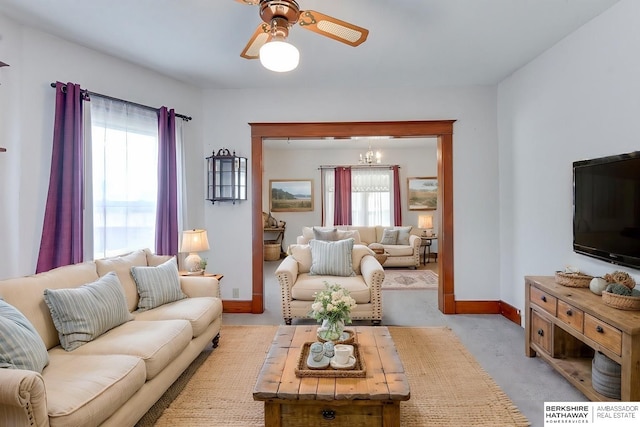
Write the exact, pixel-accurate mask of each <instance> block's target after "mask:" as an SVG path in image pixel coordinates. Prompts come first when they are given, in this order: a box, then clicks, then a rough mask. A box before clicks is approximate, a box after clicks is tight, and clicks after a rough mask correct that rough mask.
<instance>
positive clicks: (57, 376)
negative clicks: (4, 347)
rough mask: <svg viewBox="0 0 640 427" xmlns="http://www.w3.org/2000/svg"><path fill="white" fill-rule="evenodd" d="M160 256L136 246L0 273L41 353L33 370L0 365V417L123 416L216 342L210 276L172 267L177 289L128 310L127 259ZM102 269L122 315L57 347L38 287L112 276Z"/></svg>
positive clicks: (148, 260) (40, 420)
mask: <svg viewBox="0 0 640 427" xmlns="http://www.w3.org/2000/svg"><path fill="white" fill-rule="evenodd" d="M166 261H167V257H160V256H155V255H153V254H151V253H150V251H148V250H144V251H143V250H140V251H135V252H133V253H131V254H128V255H125V256H122V257H116V258H110V259H104V260H96V261H91V262H85V263H81V264H76V265H70V266H65V267H60V268H57V269H54V270H51V271H48V272H45V273H40V274H36V275H33V276H28V277H22V278H16V279H8V280H3V281H0V298H1V299H3V300H4V301H5V302H6V303H7V304H8V305H9V306H10V308H12V307H11V306H13V308H15V309H17V310H18V311H19V312H20V313H22V314H23V315H24V316H25V317H26V318H27V319H28V321H29V322H30V323H31V325H33V328H34V329H35V331H36V332H37V334H38V335H39V336H40V337H41V338H42V341H43V343H44V347H46V350H47V351H46V354H45V356H47V355H48V364H47V365H46V366H45V367H44V369H43V370H42V372H41V373H38V372H35V371H32V370H25V369H10V368H9V369H0V425H2V426H54V427H55V426H65V427H67V426H82V427H87V426H98V425H101V426H118V427H122V426H133V425H135V423H136V422H137V421H138V420H139V419H140V418H141V417H142V416H143V415H144V414H145V413H146V412H147V411H148V409H149V408H150V407H151V406H152V405H153V404H154V403H155V402H156V401H157V400H158V399H159V398H160V397H161V396H162V395H163V394H164V392H165V391H166V390H167V389H168V388H169V386H170V385H171V384H172V383H173V382H174V381H175V380H176V379H177V378H178V377H179V376H180V374H181V373H182V372H183V371H184V370H185V369H186V368H187V367H188V366H189V365H190V364H191V362H192V361H193V360H194V359H195V358H196V357H197V356H198V354H200V353H201V352H202V350H203V349H204V348H205V347H206V346H207V345H208V344H209V343H211V342H212V341H213V343H214V346H217V341H218V337H219V332H220V327H221V325H222V301H221V300H220V295H219V284H218V281H217V280H216V279H215V278H213V277H204V276H185V277H179V279H178V280H179V286H180V288H181V290H182V292H183V293H184V295H182V296H181V298H183V299H179V300H177V301H174V302H169V303H166V304H162V305H159V306H158V307H156V308H152V309H149V310H146V311H139V310H138V304H139V301H140V298H139V295H138V290H137V288H136V282H135V281H134V278H133V276H132V274H131V269H132V267H134V266H136V267H144V266H159V265H165V264H167V263H166ZM173 262H174V263H175V261H173ZM175 269H176V276H177V266H176V267H175ZM150 270H154V269H148V270H147V271H150ZM111 271H113V272H115V274H116V275H117V279H118V280H119V282H120V284H121V286H122V288H123V290H124V300H125V301H123V302H122V305H123V306H124V305H125V304H126V308H123V309H122V310H123V311H125V312H126V310H127V309H128V312H129V313H130V314H129V313H126V316H129V317H130V318H131V320H129V321H125V322H124V323H122V324H121V325H119V326H116V327H115V328H113V329H110V330H108V331H107V332H105V333H103V334H102V335H100V336H98V337H97V338H95V339H93V340H91V341H89V342H86V343H85V344H83V345H80V346H79V347H78V348H76V349H74V350H72V351H66V350H65V349H63V348H62V347H61V341H60V335H59V333H58V330H57V329H56V324H54V320H53V318H52V316H51V312H50V310H49V307H48V304H49V300H47V301H45V298H44V297H43V294H44V292H45V289H47V292H50V294H49V295H51V291H49V290H60V289H65V291H63V292H66V289H72V288H73V289H76V288H80V286H81V285H84V284H88V283H94V282H96V281H98V282H101V281H104V280H105V278H109V279H113V277H114V275H113V274H112V273H109V272H111ZM113 280H115V279H113ZM117 282H118V281H117V280H115V283H117ZM87 288H88V287H83V288H82V289H87ZM120 294H121V295H122V293H120ZM185 295H186V298H184V296H185ZM58 325H59V324H58ZM43 351H44V349H43Z"/></svg>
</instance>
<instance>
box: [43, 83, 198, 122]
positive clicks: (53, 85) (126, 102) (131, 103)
mask: <svg viewBox="0 0 640 427" xmlns="http://www.w3.org/2000/svg"><path fill="white" fill-rule="evenodd" d="M51 87H52V88H55V87H56V83H55V82H54V83H51ZM64 87H65V88H66V87H67V85H64ZM82 90H83V91H84V92H85V93H87V94H89V96H91V95H95V96H99V97H100V98H105V99H108V100H111V101H120V102H124V103H125V104H129V105H135V106H136V107H140V108H146V109H147V110H153V111H158V108H154V107H150V106H148V105H144V104H138V103H137V102H133V101H127V100H126V99H120V98H115V97H113V96H109V95H103V94H101V93H97V92H91V91H89V90H87V89H82ZM176 117H178V118H181V119H182V120H184V121H186V122H188V121H189V120H192V118H191V117H190V116H185V115H184V114H178V113H176Z"/></svg>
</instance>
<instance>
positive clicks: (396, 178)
mask: <svg viewBox="0 0 640 427" xmlns="http://www.w3.org/2000/svg"><path fill="white" fill-rule="evenodd" d="M391 169H393V221H394V223H395V225H396V226H397V227H399V226H401V225H402V199H401V198H400V167H399V166H398V165H395V166H391Z"/></svg>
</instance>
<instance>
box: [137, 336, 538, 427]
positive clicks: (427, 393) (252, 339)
mask: <svg viewBox="0 0 640 427" xmlns="http://www.w3.org/2000/svg"><path fill="white" fill-rule="evenodd" d="M276 329H277V326H224V327H223V328H222V333H221V337H220V346H219V347H218V348H217V349H215V350H214V351H208V350H207V351H206V352H205V353H203V355H201V358H202V359H206V360H201V361H200V362H201V364H200V366H199V367H198V368H196V369H197V370H196V369H194V370H195V372H186V373H185V374H184V375H183V377H181V378H180V379H178V381H176V383H175V384H174V386H172V389H173V388H174V387H178V388H181V390H182V391H181V392H179V394H178V395H177V397H175V399H173V397H171V396H170V397H168V398H167V399H161V400H160V401H159V402H158V403H157V404H156V405H155V406H154V407H153V408H152V409H151V410H150V411H149V413H148V414H147V415H146V416H145V417H144V418H143V419H142V420H141V421H140V423H138V426H141V427H142V426H145V427H146V426H153V425H155V426H170V427H176V426H189V427H191V426H207V427H209V426H243V427H249V426H263V425H264V421H263V416H264V412H263V403H262V402H255V401H254V400H253V397H252V391H253V386H254V384H255V380H256V378H257V375H258V371H259V370H260V368H261V366H262V363H263V361H264V358H265V355H266V353H267V350H268V348H269V346H270V345H271V340H272V338H273V336H274V335H275V332H276ZM389 331H390V332H391V336H392V337H393V340H394V342H395V344H396V347H397V349H398V354H399V355H400V358H401V360H402V363H403V365H404V368H405V371H406V373H407V376H408V378H409V383H410V386H411V399H410V400H409V401H406V402H402V403H401V406H400V408H401V409H400V413H401V425H402V426H409V427H412V426H416V427H417V426H420V427H424V426H452V427H453V426H455V427H460V426H487V427H488V426H491V427H495V426H528V425H529V423H528V421H527V419H526V418H525V417H524V415H522V414H521V413H520V411H518V409H517V408H516V407H515V406H514V405H513V403H512V402H511V400H510V399H509V398H508V397H507V396H506V394H505V393H504V392H503V391H502V390H501V389H500V387H498V385H497V384H496V383H495V382H494V381H493V379H492V378H491V377H490V376H489V375H488V374H487V373H486V372H485V371H484V370H483V369H482V368H481V367H480V365H479V364H478V362H477V361H476V360H475V359H474V358H473V356H472V355H471V354H470V353H469V352H468V351H467V349H466V348H465V347H464V345H462V343H461V342H460V341H459V340H458V338H457V337H456V335H455V334H454V333H453V332H452V331H451V330H450V329H449V328H446V327H434V328H402V327H389ZM197 363H198V361H196V363H195V364H197ZM185 383H186V385H185ZM182 387H184V388H182ZM171 392H172V390H171V389H170V390H169V391H168V392H167V394H168V395H171ZM171 400H173V401H171ZM169 403H170V404H169ZM163 410H164V412H163ZM158 417H159V418H158ZM156 418H157V421H156Z"/></svg>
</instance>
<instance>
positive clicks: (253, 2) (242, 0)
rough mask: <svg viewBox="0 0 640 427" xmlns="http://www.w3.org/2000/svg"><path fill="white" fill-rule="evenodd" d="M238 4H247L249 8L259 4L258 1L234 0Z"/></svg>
mask: <svg viewBox="0 0 640 427" xmlns="http://www.w3.org/2000/svg"><path fill="white" fill-rule="evenodd" d="M236 1H237V2H238V3H244V4H248V5H251V6H255V5H256V4H258V3H260V0H236Z"/></svg>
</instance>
